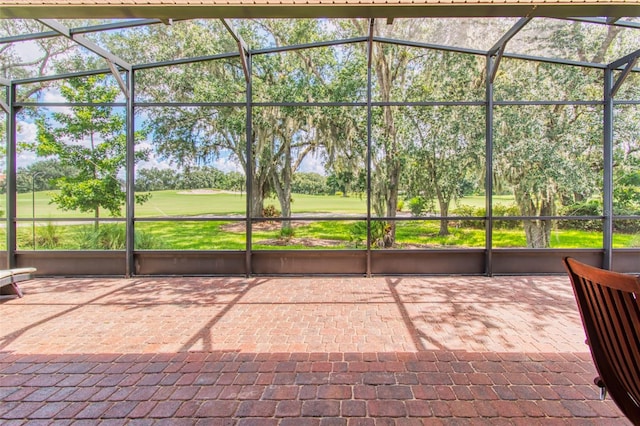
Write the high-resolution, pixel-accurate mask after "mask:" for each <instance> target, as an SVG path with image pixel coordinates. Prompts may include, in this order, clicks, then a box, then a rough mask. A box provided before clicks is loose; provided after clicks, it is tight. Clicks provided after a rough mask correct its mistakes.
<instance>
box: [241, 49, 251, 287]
mask: <svg viewBox="0 0 640 426" xmlns="http://www.w3.org/2000/svg"><path fill="white" fill-rule="evenodd" d="M240 54H241V55H246V58H247V62H246V64H247V70H246V76H245V77H246V81H247V107H246V120H247V121H246V133H247V135H246V138H247V140H246V144H247V146H246V156H247V167H246V169H247V172H246V174H247V175H246V176H245V182H246V183H245V187H246V191H245V193H246V195H247V207H246V209H247V211H246V218H247V221H246V231H245V234H246V239H247V241H246V250H245V274H246V276H247V277H249V276H251V274H252V272H253V266H252V263H253V262H252V261H251V257H252V256H251V254H252V252H251V246H252V239H253V233H252V220H251V219H252V217H253V212H252V211H251V205H252V203H251V199H252V197H253V189H252V185H253V155H252V144H253V141H252V137H253V87H252V86H253V83H252V82H253V77H252V68H253V59H252V57H251V53H250V52H245V51H243V50H240Z"/></svg>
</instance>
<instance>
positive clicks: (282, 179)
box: [273, 142, 293, 230]
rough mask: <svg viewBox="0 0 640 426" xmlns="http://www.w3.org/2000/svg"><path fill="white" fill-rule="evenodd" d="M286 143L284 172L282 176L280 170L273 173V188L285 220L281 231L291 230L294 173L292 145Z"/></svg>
mask: <svg viewBox="0 0 640 426" xmlns="http://www.w3.org/2000/svg"><path fill="white" fill-rule="evenodd" d="M285 143H286V144H287V146H286V148H285V149H284V153H283V155H284V165H283V167H282V170H280V176H278V170H274V171H273V187H274V188H275V191H276V194H277V196H278V201H279V202H280V211H281V212H282V217H283V218H284V219H283V221H282V223H281V225H280V229H282V230H289V229H291V220H290V218H291V180H292V176H293V171H292V168H291V144H290V142H285Z"/></svg>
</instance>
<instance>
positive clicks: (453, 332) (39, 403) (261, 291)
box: [0, 276, 630, 425]
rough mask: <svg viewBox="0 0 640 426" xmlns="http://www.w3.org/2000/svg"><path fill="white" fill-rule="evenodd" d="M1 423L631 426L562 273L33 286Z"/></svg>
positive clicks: (22, 309) (8, 335) (2, 352)
mask: <svg viewBox="0 0 640 426" xmlns="http://www.w3.org/2000/svg"><path fill="white" fill-rule="evenodd" d="M22 289H23V291H24V292H25V297H24V298H22V299H15V298H10V299H3V300H1V301H0V320H1V327H0V400H1V401H2V402H1V403H0V423H2V424H7V425H11V424H68V423H75V424H83V423H86V424H91V425H94V424H105V425H110V424H171V425H173V424H204V425H216V424H222V425H232V424H237V425H394V424H395V425H405V424H406V425H414V424H416V425H417V424H428V425H431V424H434V425H435V424H527V425H535V424H541V425H553V424H594V425H608V424H612V425H616V424H620V425H628V424H630V423H629V422H628V421H627V420H625V419H624V418H622V417H621V414H620V411H619V410H618V409H617V407H616V406H615V404H614V403H613V402H612V401H611V400H609V399H607V400H606V401H600V400H599V399H598V390H597V388H596V387H595V386H594V385H593V384H592V380H593V377H594V375H595V371H594V368H593V364H592V362H591V358H590V355H589V353H588V349H587V347H586V346H585V344H584V333H583V331H582V327H581V324H580V319H579V317H578V314H577V311H576V306H575V302H574V300H573V295H572V293H571V288H570V285H569V281H568V279H567V278H566V277H564V276H552V277H493V278H487V277H421V278H413V277H412V278H397V277H393V278H391V277H386V278H385V277H378V278H368V279H367V278H188V277H185V278H175V277H171V278H136V279H59V278H56V279H53V278H51V279H46V278H41V279H36V280H32V281H28V282H25V283H22Z"/></svg>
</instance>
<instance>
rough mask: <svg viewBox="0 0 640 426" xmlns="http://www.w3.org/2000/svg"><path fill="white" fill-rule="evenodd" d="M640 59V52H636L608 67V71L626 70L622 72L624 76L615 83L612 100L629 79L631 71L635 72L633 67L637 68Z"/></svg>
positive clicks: (620, 76)
mask: <svg viewBox="0 0 640 426" xmlns="http://www.w3.org/2000/svg"><path fill="white" fill-rule="evenodd" d="M639 58H640V50H636V51H635V52H633V53H630V54H629V55H627V56H625V57H624V58H620V59H618V60H617V61H614V62H612V63H610V64H609V65H608V66H607V69H610V70H611V71H614V70H616V69H618V68H620V67H622V66H624V69H623V70H622V74H620V75H619V76H618V79H617V80H616V81H615V83H614V84H613V86H612V88H611V94H610V95H611V97H612V98H614V97H615V96H616V93H618V90H619V89H620V86H622V83H624V81H625V80H626V79H627V77H628V76H629V73H631V71H632V70H633V67H635V66H636V63H637V62H638V59H639Z"/></svg>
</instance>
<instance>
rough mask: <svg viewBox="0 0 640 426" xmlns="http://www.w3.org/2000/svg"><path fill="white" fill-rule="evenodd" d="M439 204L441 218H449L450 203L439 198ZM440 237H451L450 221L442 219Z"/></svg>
mask: <svg viewBox="0 0 640 426" xmlns="http://www.w3.org/2000/svg"><path fill="white" fill-rule="evenodd" d="M438 204H439V205H440V215H441V216H449V202H447V201H444V199H443V198H441V197H438ZM438 235H439V236H441V237H444V236H447V235H449V220H448V219H441V220H440V231H439V232H438Z"/></svg>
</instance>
